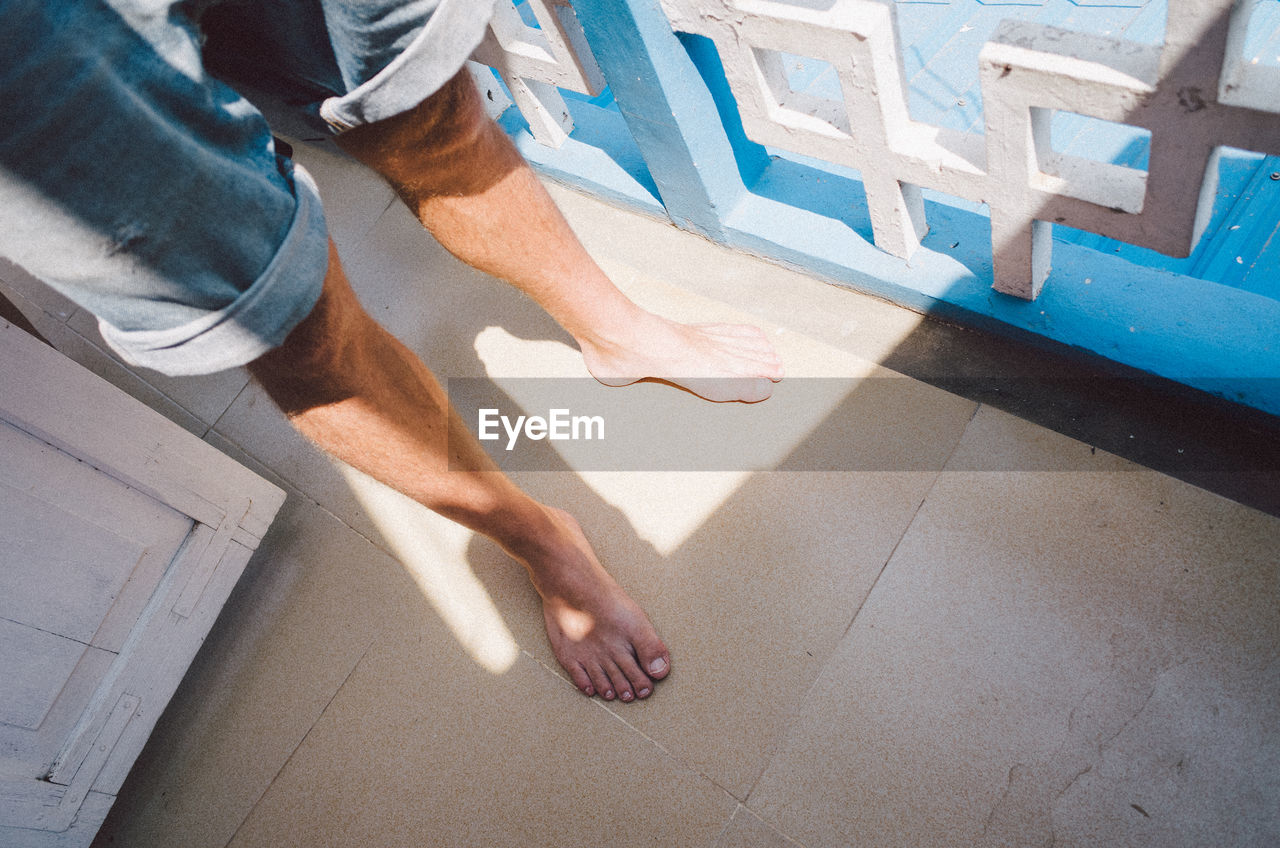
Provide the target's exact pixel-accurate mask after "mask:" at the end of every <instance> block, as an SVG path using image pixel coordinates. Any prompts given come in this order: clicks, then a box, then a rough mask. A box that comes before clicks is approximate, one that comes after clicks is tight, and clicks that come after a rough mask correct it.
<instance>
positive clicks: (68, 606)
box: [0, 440, 143, 645]
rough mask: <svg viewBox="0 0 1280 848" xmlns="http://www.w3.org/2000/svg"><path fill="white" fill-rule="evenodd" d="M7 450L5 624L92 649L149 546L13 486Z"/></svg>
mask: <svg viewBox="0 0 1280 848" xmlns="http://www.w3.org/2000/svg"><path fill="white" fill-rule="evenodd" d="M0 442H3V440H0ZM4 451H5V446H4V445H3V444H2V443H0V538H3V539H4V540H5V545H4V549H3V552H0V618H4V619H8V620H10V621H15V622H19V623H21V624H26V625H30V626H36V625H38V626H39V627H40V628H41V629H43V630H47V631H49V632H51V633H55V634H57V635H59V636H65V637H67V638H69V639H74V640H77V641H79V642H82V643H84V644H86V645H87V644H89V642H90V640H91V639H93V637H94V634H95V633H97V632H98V627H99V625H101V624H102V621H103V619H105V618H106V617H107V612H108V611H109V610H110V609H111V605H112V604H113V603H114V602H115V599H116V596H117V595H118V594H119V593H120V590H121V589H122V588H124V584H125V581H127V580H128V579H129V575H130V574H132V573H133V568H134V566H135V565H137V564H138V562H139V561H140V560H141V559H142V551H143V548H142V546H141V545H139V544H137V543H136V542H131V541H130V540H129V539H126V538H123V537H121V536H120V535H118V534H116V533H112V532H111V531H109V530H105V529H103V528H101V527H97V526H95V525H93V524H90V523H89V522H87V521H84V520H83V519H81V518H79V517H77V516H76V515H74V514H71V513H68V512H67V511H66V510H63V509H59V508H58V507H57V506H56V505H54V504H50V503H47V502H45V501H42V500H39V499H37V498H33V497H31V496H30V495H27V494H25V493H23V492H20V491H18V490H17V489H14V488H12V487H11V486H7V485H5V484H4V482H3V479H4V476H5V475H4V466H5V465H6V464H7V463H6V462H5V458H6V455H5V453H4Z"/></svg>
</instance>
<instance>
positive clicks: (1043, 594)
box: [748, 407, 1280, 846]
mask: <svg viewBox="0 0 1280 848" xmlns="http://www.w3.org/2000/svg"><path fill="white" fill-rule="evenodd" d="M997 450H998V451H1011V452H1012V453H1011V455H1013V456H1019V455H1021V458H1020V459H1019V460H1018V461H1017V462H1016V463H1014V465H1015V466H1016V467H1026V466H1027V465H1028V464H1030V465H1032V466H1033V467H1034V465H1035V462H1034V460H1035V459H1036V456H1035V455H1036V454H1037V453H1040V454H1044V453H1045V452H1048V453H1050V454H1054V453H1056V454H1057V456H1054V457H1051V458H1052V459H1053V462H1052V463H1051V464H1054V465H1058V466H1059V467H1061V466H1060V463H1061V462H1062V461H1063V457H1064V456H1065V457H1066V458H1067V459H1071V460H1073V461H1076V462H1078V463H1080V464H1081V465H1087V463H1090V462H1093V463H1097V464H1098V467H1100V468H1101V469H1103V470H1094V471H1089V470H1077V471H1054V472H1048V471H1018V470H1013V471H1001V472H974V471H959V470H953V471H947V472H944V473H943V474H942V476H941V477H940V478H939V480H938V482H937V484H936V485H935V486H934V488H933V489H932V490H931V491H930V493H929V495H928V498H927V499H926V501H925V504H924V506H923V507H922V508H921V510H920V512H919V514H918V515H917V517H916V519H915V521H914V522H913V524H912V526H911V529H910V530H909V531H908V533H907V535H906V537H905V538H904V539H903V540H902V543H901V544H900V545H899V547H898V549H897V551H896V552H895V553H894V556H893V558H892V560H891V561H890V563H889V565H888V567H887V568H886V570H885V573H884V574H883V576H882V577H881V578H880V580H879V582H878V583H877V584H876V586H875V588H874V590H873V591H872V593H871V595H870V597H869V598H868V600H867V603H866V605H865V606H864V608H863V610H862V612H861V613H860V614H859V616H858V618H857V619H856V621H855V622H854V624H853V627H852V628H851V629H850V632H849V634H848V635H847V636H846V638H845V639H844V640H843V642H842V643H841V645H840V646H839V648H838V650H837V651H836V652H835V653H834V654H833V656H832V659H831V661H830V663H829V664H828V665H827V667H826V668H824V669H823V671H822V674H821V677H820V678H819V680H818V682H817V684H816V685H815V686H814V688H813V690H812V691H811V692H810V693H809V697H808V703H807V705H806V707H805V709H804V710H803V714H802V715H801V717H800V718H799V719H798V720H797V721H796V722H795V724H794V725H793V726H792V727H791V729H790V731H789V733H788V735H787V739H786V742H785V743H784V744H783V745H782V746H781V749H780V751H779V753H778V754H777V756H775V757H774V758H773V760H772V761H771V763H770V764H769V767H768V768H767V769H766V771H765V773H764V775H763V776H762V778H761V780H760V781H759V783H758V785H757V786H756V788H755V789H754V791H753V792H752V794H751V796H750V798H749V800H748V805H749V806H750V807H751V808H752V809H754V810H756V811H757V812H758V813H760V814H761V815H762V816H763V817H764V818H765V819H766V820H767V821H769V822H772V823H774V824H775V825H777V826H778V827H780V828H781V829H782V831H783V832H785V833H787V834H789V835H790V836H792V837H793V838H796V839H797V840H799V841H800V842H802V843H803V844H805V845H808V846H825V845H832V846H835V845H849V844H857V845H860V846H862V845H866V846H877V845H884V846H900V845H917V846H944V845H945V846H951V845H980V846H985V845H992V846H995V845H1001V846H1003V845H1038V844H1051V843H1052V844H1065V845H1120V844H1124V845H1151V846H1155V845H1160V846H1181V845H1186V846H1192V845H1206V844H1222V845H1226V844H1230V845H1258V846H1261V845H1272V844H1276V841H1277V840H1278V839H1280V819H1278V817H1277V812H1276V811H1277V810H1280V789H1278V788H1277V787H1278V786H1280V783H1277V781H1276V775H1277V774H1280V736H1278V735H1277V734H1276V733H1275V732H1274V728H1275V727H1276V726H1277V720H1278V719H1280V581H1278V580H1277V562H1276V555H1275V552H1276V551H1277V550H1280V520H1277V519H1275V518H1273V517H1270V516H1266V515H1264V514H1262V513H1258V512H1256V511H1253V510H1250V509H1248V508H1245V507H1242V506H1240V505H1238V504H1235V503H1233V502H1231V501H1228V500H1225V499H1222V498H1220V497H1218V496H1215V495H1211V494H1209V493H1207V492H1204V491H1202V490H1198V489H1195V488H1193V487H1191V486H1188V485H1186V484H1184V483H1180V482H1178V481H1175V480H1172V479H1171V478H1168V477H1163V476H1161V475H1158V474H1155V473H1153V472H1148V471H1144V470H1141V469H1138V468H1137V467H1136V466H1131V465H1122V464H1117V462H1116V461H1115V460H1113V459H1112V458H1109V457H1105V456H1103V455H1101V454H1094V453H1092V452H1091V451H1090V450H1089V449H1088V448H1087V446H1082V445H1079V444H1078V443H1073V442H1071V441H1070V440H1067V439H1064V438H1062V437H1057V438H1054V437H1052V436H1046V435H1045V431H1043V430H1040V429H1039V428H1035V427H1034V426H1032V425H1029V424H1026V423H1025V422H1022V421H1019V420H1017V419H1014V418H1011V417H1010V416H1007V415H1004V414H1003V413H998V412H994V411H992V410H990V409H989V408H986V407H984V408H983V409H982V410H981V411H980V413H979V415H978V416H977V417H976V418H975V420H974V424H973V426H972V427H971V429H970V432H969V433H967V434H966V437H965V440H964V441H963V442H962V444H961V446H960V448H959V449H958V450H957V451H956V456H955V458H954V459H955V461H956V462H957V463H961V464H963V463H962V461H965V462H967V461H968V460H966V457H968V458H973V457H980V456H982V455H983V454H984V453H986V452H990V451H997ZM1048 459H1049V458H1048V457H1045V456H1043V455H1042V456H1041V457H1040V460H1041V461H1042V462H1043V461H1047V460H1048Z"/></svg>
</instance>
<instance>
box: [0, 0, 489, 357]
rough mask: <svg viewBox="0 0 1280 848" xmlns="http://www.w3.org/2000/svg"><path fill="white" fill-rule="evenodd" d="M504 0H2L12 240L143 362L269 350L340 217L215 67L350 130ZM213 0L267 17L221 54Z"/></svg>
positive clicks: (2, 181)
mask: <svg viewBox="0 0 1280 848" xmlns="http://www.w3.org/2000/svg"><path fill="white" fill-rule="evenodd" d="M491 2H492V0H408V1H407V2H400V0H381V2H374V1H373V0H370V2H357V0H350V2H346V1H345V0H301V2H288V3H280V2H276V0H260V1H259V0H253V2H244V0H232V2H228V3H226V4H225V7H224V6H222V5H221V4H218V3H217V2H216V0H215V2H212V3H211V2H210V0H186V2H175V0H0V114H3V115H4V116H5V124H4V125H3V127H2V128H0V254H2V255H4V256H6V257H8V258H10V259H12V260H13V261H15V262H17V263H18V264H20V265H22V266H24V267H25V268H26V269H27V270H28V271H30V272H31V273H32V274H34V275H35V276H36V277H39V278H40V279H42V280H44V281H45V282H46V283H47V284H49V285H51V286H52V287H54V288H56V289H58V290H59V291H61V292H62V293H63V294H64V295H66V296H67V297H69V298H70V299H71V300H72V301H74V302H75V303H76V304H78V305H79V306H81V307H83V308H84V309H86V310H88V311H89V312H91V313H93V314H94V315H96V316H97V317H98V319H99V326H100V328H101V329H102V333H103V336H104V338H105V339H106V340H107V342H108V343H109V344H110V345H111V346H112V347H113V348H115V349H116V350H117V351H118V352H119V353H120V355H121V356H122V357H123V358H124V359H125V360H126V361H128V362H131V363H133V364H135V365H141V366H145V367H148V368H153V369H156V370H158V371H162V372H164V373H168V374H199V373H209V372H212V371H218V370H222V369H224V368H229V367H234V366H236V365H241V364H244V363H247V362H250V361H252V360H253V359H256V358H257V357H258V356H260V355H262V354H263V353H265V352H266V351H267V350H270V349H271V348H272V347H275V346H276V345H278V344H280V343H281V342H282V341H283V340H284V338H285V337H286V336H287V335H288V333H289V331H290V330H291V329H292V328H293V327H294V326H296V324H297V323H298V322H299V321H301V320H302V319H303V318H304V317H305V316H306V315H307V314H308V313H309V312H310V310H311V308H312V306H314V304H315V301H316V299H317V298H318V297H319V294H320V290H321V286H322V282H323V279H324V274H325V271H326V269H327V266H328V247H327V235H326V229H325V223H324V215H323V212H322V206H321V202H320V198H319V194H318V193H317V191H316V188H315V185H314V183H313V182H312V180H311V178H310V177H309V176H308V175H307V174H306V173H305V172H304V171H303V169H302V168H300V167H297V166H294V165H292V163H291V162H289V160H287V159H283V158H281V157H279V156H277V155H276V152H275V149H274V145H273V140H272V136H271V131H270V129H269V128H268V124H267V122H266V121H265V119H264V118H263V116H262V114H261V113H260V112H259V110H258V109H257V108H256V107H254V106H253V105H251V104H250V102H249V101H248V100H246V99H245V98H244V97H243V96H242V95H241V94H240V93H238V91H237V90H236V89H235V88H233V87H231V86H230V85H228V84H227V83H226V82H224V81H222V80H221V79H219V78H217V77H215V76H214V75H213V73H211V71H210V68H217V67H218V66H219V65H224V66H226V67H228V68H233V69H234V68H236V67H239V68H240V69H242V70H243V69H251V70H252V71H253V80H252V85H253V86H257V87H258V88H260V89H264V90H267V91H269V92H272V93H273V94H275V95H276V96H277V99H278V100H279V101H281V102H285V103H288V104H289V105H290V106H291V107H292V108H295V109H296V110H298V111H299V113H301V114H304V115H309V116H311V117H312V118H314V117H315V116H316V115H321V114H323V115H324V116H325V117H326V118H328V119H329V124H330V126H331V127H333V129H334V131H341V130H344V129H349V128H351V127H354V126H358V125H360V124H362V123H366V122H369V121H373V120H379V119H381V118H385V117H390V116H391V115H394V114H397V113H398V112H400V111H404V110H406V109H409V108H412V107H413V106H415V105H417V104H418V103H419V102H421V101H422V100H423V99H425V98H426V97H427V96H428V95H429V94H431V93H432V92H433V91H434V90H435V89H436V88H438V87H439V86H440V85H442V84H443V83H444V82H446V81H447V80H448V79H449V78H450V77H452V76H453V74H454V73H456V72H457V70H458V69H459V68H460V67H461V66H462V63H463V61H464V60H465V59H466V56H467V55H469V53H470V51H471V50H472V49H474V47H475V45H476V44H478V42H479V39H480V37H481V36H483V32H484V26H485V24H486V22H487V18H488V13H489V8H488V7H489V6H490V4H491ZM206 14H207V15H209V16H211V17H214V18H216V17H218V16H221V17H222V18H223V19H224V20H226V19H228V18H230V19H235V20H240V21H241V22H242V23H256V24H257V26H256V28H254V29H250V30H246V32H245V33H243V34H242V37H239V38H231V39H226V38H218V37H210V45H209V46H210V48H211V50H212V48H214V47H217V48H218V49H219V50H220V51H221V54H220V55H221V58H215V57H214V56H211V58H210V62H209V64H208V65H206V61H205V57H204V55H203V54H202V46H203V45H204V41H205V34H204V32H203V31H202V30H201V28H200V21H201V20H202V19H203V18H204V17H205V16H206ZM237 50H241V51H242V53H243V55H244V56H247V57H248V58H247V59H246V58H239V59H236V58H227V57H229V56H234V55H235V54H236V51H237ZM255 54H258V55H255ZM433 82H434V85H432V83H433Z"/></svg>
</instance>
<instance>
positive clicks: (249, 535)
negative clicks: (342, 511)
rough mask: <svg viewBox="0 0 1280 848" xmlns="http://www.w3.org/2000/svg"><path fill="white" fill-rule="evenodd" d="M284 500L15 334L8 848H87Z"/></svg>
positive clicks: (5, 716)
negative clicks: (30, 847)
mask: <svg viewBox="0 0 1280 848" xmlns="http://www.w3.org/2000/svg"><path fill="white" fill-rule="evenodd" d="M283 500H284V493H283V492H281V491H280V490H279V489H277V488H276V487H274V486H272V485H271V484H270V483H268V482H267V481H265V480H262V479H261V478H259V477H257V476H256V475H254V474H253V473H251V472H249V471H248V470H247V469H244V468H243V467H241V466H239V465H237V464H236V463H234V462H233V461H232V460H230V459H229V458H227V457H225V456H224V455H222V454H220V453H218V452H217V451H215V450H213V449H212V448H211V447H210V446H208V445H206V444H204V443H202V442H200V441H199V440H198V439H196V438H195V437H193V436H191V435H190V434H189V433H187V432H185V431H183V430H182V429H181V428H179V427H177V426H175V425H173V424H171V423H170V422H169V421H167V420H166V419H164V418H163V417H161V416H160V415H158V414H157V413H154V412H153V411H151V410H149V409H146V408H145V407H143V406H141V405H140V404H138V403H137V402H136V401H134V400H133V399H132V398H130V397H128V396H127V395H125V394H124V393H123V392H120V391H119V390H118V389H115V388H114V387H112V386H110V385H108V384H106V383H104V382H102V381H101V380H99V379H98V378H96V377H94V376H93V375H91V374H89V373H88V372H85V371H83V370H82V369H80V368H79V366H76V365H74V363H70V362H69V361H68V360H65V359H64V358H63V357H62V356H61V355H60V354H58V353H56V352H55V351H52V350H51V349H49V348H46V347H44V346H43V345H41V344H39V343H38V342H35V341H34V340H32V339H31V338H30V337H28V336H26V335H25V334H24V333H21V332H20V331H17V330H15V329H13V328H12V327H10V326H9V325H8V324H6V323H4V322H0V595H2V597H0V639H3V640H4V641H3V642H2V643H0V646H2V647H0V682H2V683H3V684H4V685H5V688H4V690H3V694H0V846H4V848H8V846H15V847H16V846H28V845H30V846H71V845H77V846H85V845H88V844H89V843H90V842H91V841H92V838H93V835H94V833H95V832H96V830H97V828H98V826H99V825H100V824H101V822H102V820H103V818H104V817H105V816H106V812H107V810H108V809H109V807H110V805H111V802H112V800H114V796H115V793H116V792H117V791H118V789H119V787H120V785H121V783H122V782H123V781H124V778H125V775H126V774H127V772H128V770H129V768H130V767H131V766H132V764H133V762H134V760H135V759H136V757H137V755H138V753H139V752H140V751H141V749H142V746H143V744H144V743H145V742H146V738H147V736H148V735H149V734H150V732H151V730H152V728H153V727H154V725H155V722H156V720H157V718H158V717H159V715H160V713H161V711H163V709H164V707H165V705H166V704H167V703H168V701H169V699H170V697H171V696H172V694H173V692H174V690H175V689H176V688H177V686H178V684H179V682H180V681H181V679H182V677H183V675H184V674H185V672H186V669H187V667H188V666H189V665H190V663H191V660H192V658H193V657H194V656H195V653H196V651H197V650H198V648H199V646H200V644H201V642H202V641H203V639H204V637H205V635H206V634H207V633H208V630H209V627H210V626H211V625H212V623H213V621H214V619H215V618H216V616H217V615H218V612H219V610H220V609H221V607H222V605H223V603H224V602H225V600H226V598H227V596H228V595H229V594H230V592H231V588H232V586H234V584H235V582H236V580H237V579H238V578H239V576H240V574H241V572H242V571H243V569H244V566H245V563H246V562H247V561H248V559H249V556H250V554H251V553H252V550H253V549H254V548H255V547H256V546H257V543H258V540H259V539H260V538H261V535H262V533H264V532H265V530H266V528H267V526H268V525H269V524H270V521H271V519H272V518H273V517H274V515H275V512H276V510H277V509H278V508H279V506H280V504H281V503H282V502H283Z"/></svg>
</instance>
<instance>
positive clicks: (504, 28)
mask: <svg viewBox="0 0 1280 848" xmlns="http://www.w3.org/2000/svg"><path fill="white" fill-rule="evenodd" d="M527 7H528V9H529V10H530V11H531V12H532V14H533V17H534V20H536V21H537V26H530V25H528V24H526V23H525V21H524V18H522V17H521V15H520V11H519V10H518V9H517V8H516V6H515V3H513V2H512V0H498V4H497V7H496V8H495V9H494V14H493V19H492V20H491V22H490V24H489V31H488V33H487V35H486V37H485V40H484V42H483V43H482V44H481V45H480V47H479V48H477V49H476V51H475V53H474V54H473V55H472V58H473V59H475V61H477V62H480V63H482V64H485V65H488V66H490V67H491V68H493V69H494V70H495V71H497V72H498V74H499V75H500V76H501V77H502V81H503V82H504V83H505V84H506V86H507V89H508V90H509V91H510V92H511V99H512V100H513V101H515V104H516V106H517V107H519V109H520V112H521V114H523V115H524V116H525V118H526V119H527V120H528V122H529V130H530V132H531V133H532V134H533V137H534V138H536V139H537V140H538V141H540V142H542V143H543V144H546V145H548V146H550V147H559V146H560V145H561V144H563V143H564V140H565V139H566V138H567V137H568V134H569V133H570V132H571V131H572V130H573V119H572V118H571V117H570V116H569V110H568V109H567V108H566V107H565V103H564V99H563V98H562V97H561V96H560V93H559V92H558V91H557V90H556V89H557V88H564V89H568V90H570V91H577V92H581V93H583V94H589V95H592V96H594V95H597V94H599V93H600V92H601V91H602V90H603V88H604V80H603V78H602V77H601V75H600V70H599V68H597V67H596V63H595V59H594V58H593V57H592V55H591V50H590V49H589V48H588V47H587V42H586V39H585V38H584V37H583V35H582V26H581V24H579V23H578V19H577V16H576V15H575V14H574V12H573V8H572V7H571V6H570V5H569V3H568V0H527Z"/></svg>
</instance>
